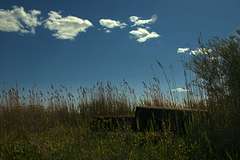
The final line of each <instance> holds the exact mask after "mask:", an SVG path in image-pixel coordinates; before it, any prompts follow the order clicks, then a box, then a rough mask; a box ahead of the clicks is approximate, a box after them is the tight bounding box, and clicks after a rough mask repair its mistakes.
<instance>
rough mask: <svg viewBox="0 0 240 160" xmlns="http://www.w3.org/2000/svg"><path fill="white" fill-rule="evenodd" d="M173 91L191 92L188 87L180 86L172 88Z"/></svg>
mask: <svg viewBox="0 0 240 160" xmlns="http://www.w3.org/2000/svg"><path fill="white" fill-rule="evenodd" d="M172 92H179V93H181V92H189V90H187V89H186V88H181V87H179V88H174V89H172Z"/></svg>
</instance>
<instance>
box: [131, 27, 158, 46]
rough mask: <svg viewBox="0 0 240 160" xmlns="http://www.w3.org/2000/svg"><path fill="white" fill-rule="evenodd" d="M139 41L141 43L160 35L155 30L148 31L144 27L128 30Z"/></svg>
mask: <svg viewBox="0 0 240 160" xmlns="http://www.w3.org/2000/svg"><path fill="white" fill-rule="evenodd" d="M129 34H130V35H132V36H133V37H134V38H135V39H136V40H137V41H138V42H139V43H143V42H145V41H147V40H149V39H153V38H158V37H160V35H159V34H158V33H156V32H149V31H148V30H147V29H145V28H138V29H137V30H132V31H130V32H129Z"/></svg>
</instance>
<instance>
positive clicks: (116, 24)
mask: <svg viewBox="0 0 240 160" xmlns="http://www.w3.org/2000/svg"><path fill="white" fill-rule="evenodd" d="M99 24H100V25H101V26H103V27H104V28H105V29H106V30H107V31H110V30H109V29H113V28H121V29H122V28H125V27H126V26H127V24H126V23H122V22H120V21H116V20H112V19H100V20H99Z"/></svg>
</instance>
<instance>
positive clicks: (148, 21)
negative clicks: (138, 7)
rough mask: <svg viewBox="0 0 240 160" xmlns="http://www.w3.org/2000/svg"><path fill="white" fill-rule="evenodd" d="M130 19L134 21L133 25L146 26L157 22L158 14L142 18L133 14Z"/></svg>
mask: <svg viewBox="0 0 240 160" xmlns="http://www.w3.org/2000/svg"><path fill="white" fill-rule="evenodd" d="M129 20H130V21H131V22H132V23H133V25H132V26H144V25H147V24H152V23H155V22H156V21H157V15H153V16H152V17H151V18H150V19H141V18H140V17H137V16H131V17H129Z"/></svg>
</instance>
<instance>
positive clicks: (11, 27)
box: [0, 6, 41, 33]
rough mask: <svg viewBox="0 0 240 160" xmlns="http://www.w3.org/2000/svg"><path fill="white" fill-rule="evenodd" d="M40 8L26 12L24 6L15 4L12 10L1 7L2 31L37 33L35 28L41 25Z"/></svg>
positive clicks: (0, 28)
mask: <svg viewBox="0 0 240 160" xmlns="http://www.w3.org/2000/svg"><path fill="white" fill-rule="evenodd" d="M40 14H41V12H40V11H38V10H30V11H28V12H26V11H25V10H24V8H23V7H18V6H14V7H13V9H12V10H4V9H0V31H3V32H21V33H35V28H36V27H37V26H39V25H41V22H40V21H39V19H38V16H39V15H40Z"/></svg>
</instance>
